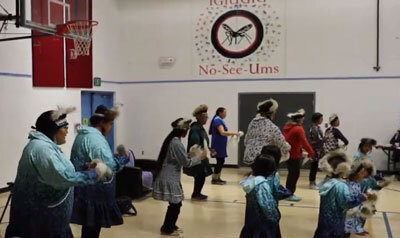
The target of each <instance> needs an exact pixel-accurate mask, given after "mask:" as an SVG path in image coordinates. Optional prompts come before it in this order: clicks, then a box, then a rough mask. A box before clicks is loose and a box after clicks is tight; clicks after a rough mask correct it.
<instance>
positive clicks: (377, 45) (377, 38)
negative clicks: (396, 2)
mask: <svg viewBox="0 0 400 238" xmlns="http://www.w3.org/2000/svg"><path fill="white" fill-rule="evenodd" d="M379 1H380V0H377V8H376V66H374V70H375V71H376V72H378V71H379V70H380V69H381V66H380V65H379V53H380V52H379V38H380V34H379V33H380V32H379V24H380V21H379V6H380V2H379Z"/></svg>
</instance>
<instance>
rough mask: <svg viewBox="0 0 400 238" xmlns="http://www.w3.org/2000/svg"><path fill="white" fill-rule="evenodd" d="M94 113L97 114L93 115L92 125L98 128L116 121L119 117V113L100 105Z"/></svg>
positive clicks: (91, 118)
mask: <svg viewBox="0 0 400 238" xmlns="http://www.w3.org/2000/svg"><path fill="white" fill-rule="evenodd" d="M94 113H95V114H93V115H92V116H91V117H90V119H89V121H90V125H91V126H93V127H96V126H97V125H99V124H100V123H102V122H104V123H108V122H110V121H114V120H115V118H116V117H117V116H118V111H115V110H111V109H108V108H107V107H106V106H104V105H99V106H98V107H97V108H96V111H95V112H94ZM99 114H101V115H99Z"/></svg>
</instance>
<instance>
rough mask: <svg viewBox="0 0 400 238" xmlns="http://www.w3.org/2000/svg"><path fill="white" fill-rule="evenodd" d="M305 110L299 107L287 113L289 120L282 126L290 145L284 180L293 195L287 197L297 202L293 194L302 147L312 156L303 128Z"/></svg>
mask: <svg viewBox="0 0 400 238" xmlns="http://www.w3.org/2000/svg"><path fill="white" fill-rule="evenodd" d="M305 114H306V112H305V111H304V109H300V110H298V111H297V112H294V113H289V114H288V117H289V118H290V120H289V121H288V122H287V123H286V125H285V127H284V128H283V135H284V136H285V139H286V141H287V142H288V143H289V144H290V146H291V147H292V148H291V150H290V158H289V160H288V161H287V162H286V163H287V168H288V172H289V173H288V177H287V180H286V188H287V189H289V190H290V191H291V192H292V193H293V195H292V196H290V197H289V198H287V200H289V201H294V202H298V201H300V200H301V198H300V197H298V196H296V195H295V192H296V184H297V180H298V179H299V176H300V168H301V164H302V159H303V149H304V150H306V151H307V152H308V156H309V157H310V158H313V157H314V151H313V149H312V147H311V146H310V144H309V143H308V141H307V138H306V133H305V131H304V128H303V122H304V117H305Z"/></svg>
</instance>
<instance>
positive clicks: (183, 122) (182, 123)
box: [171, 117, 192, 130]
mask: <svg viewBox="0 0 400 238" xmlns="http://www.w3.org/2000/svg"><path fill="white" fill-rule="evenodd" d="M190 123H192V120H191V119H189V118H182V117H181V118H178V119H176V120H175V121H173V122H172V123H171V126H172V128H174V129H185V130H187V129H189V128H190Z"/></svg>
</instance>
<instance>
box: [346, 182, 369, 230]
mask: <svg viewBox="0 0 400 238" xmlns="http://www.w3.org/2000/svg"><path fill="white" fill-rule="evenodd" d="M348 185H349V187H350V192H351V194H352V195H353V196H357V194H360V193H361V186H360V184H359V183H356V182H349V183H348ZM361 208H362V204H360V205H358V206H356V207H354V208H352V209H351V215H347V216H346V221H345V231H346V233H362V232H363V231H364V224H365V219H363V218H362V217H361V216H360V212H361Z"/></svg>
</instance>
